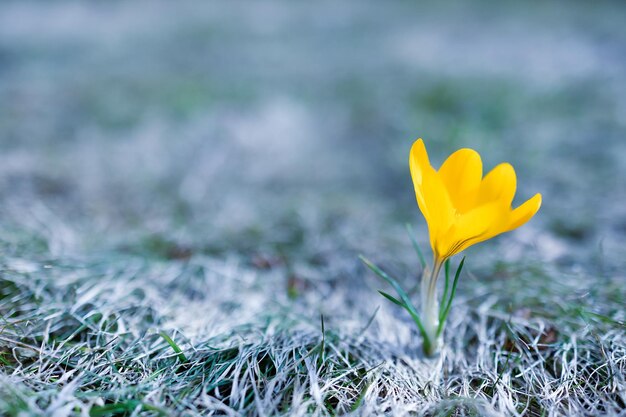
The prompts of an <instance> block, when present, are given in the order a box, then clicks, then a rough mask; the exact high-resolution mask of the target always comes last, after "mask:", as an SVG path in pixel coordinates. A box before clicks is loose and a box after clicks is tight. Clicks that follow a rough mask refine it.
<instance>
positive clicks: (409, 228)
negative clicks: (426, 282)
mask: <svg viewBox="0 0 626 417" xmlns="http://www.w3.org/2000/svg"><path fill="white" fill-rule="evenodd" d="M406 231H407V233H408V234H409V239H411V243H412V244H413V249H415V252H416V253H417V257H418V258H419V260H420V264H421V265H422V269H424V268H426V258H424V254H423V253H422V250H421V249H420V247H419V245H418V244H417V239H415V233H413V227H412V226H411V224H410V223H407V224H406Z"/></svg>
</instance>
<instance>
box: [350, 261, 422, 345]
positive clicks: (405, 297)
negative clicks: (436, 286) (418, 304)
mask: <svg viewBox="0 0 626 417" xmlns="http://www.w3.org/2000/svg"><path fill="white" fill-rule="evenodd" d="M359 259H361V261H363V263H364V264H365V265H366V266H367V267H368V268H369V269H371V270H372V272H374V273H375V274H376V275H378V276H379V277H381V278H382V279H384V280H385V281H387V282H388V283H389V285H391V286H392V287H393V289H394V290H396V292H397V293H398V296H400V299H401V300H402V303H403V304H404V305H402V307H404V309H405V310H406V311H407V312H408V313H409V315H410V316H411V318H412V319H413V321H414V322H415V324H416V325H417V327H418V328H419V331H420V334H421V335H422V337H423V338H424V343H430V338H429V337H428V334H426V330H424V326H423V325H422V320H421V319H420V317H419V313H418V312H417V310H416V309H415V307H414V306H413V304H412V303H411V299H410V298H409V295H408V294H407V293H406V291H404V290H403V289H402V287H401V286H400V284H398V282H397V281H396V280H395V279H393V278H391V277H390V276H389V275H387V273H386V272H385V271H383V270H382V269H380V268H379V267H377V266H376V265H374V264H373V263H372V262H370V261H369V260H368V259H367V258H365V257H364V256H363V255H359ZM394 303H395V302H394ZM396 304H397V303H396ZM399 305H400V304H399Z"/></svg>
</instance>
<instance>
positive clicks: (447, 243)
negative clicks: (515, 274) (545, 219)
mask: <svg viewBox="0 0 626 417" xmlns="http://www.w3.org/2000/svg"><path fill="white" fill-rule="evenodd" d="M409 166H410V169H411V177H412V178H413V185H414V186H415V196H416V197H417V204H418V206H419V208H420V210H421V212H422V214H423V215H424V218H425V219H426V223H427V224H428V233H429V235H430V245H431V247H432V249H433V255H434V257H433V258H434V261H433V266H432V269H431V270H430V271H428V273H426V271H425V273H424V275H423V276H422V306H421V310H422V314H421V316H422V321H423V329H424V330H423V331H424V335H425V342H424V352H425V353H426V354H427V355H432V354H433V353H434V352H436V351H437V350H438V348H439V346H440V344H441V332H442V330H443V322H445V314H444V315H442V314H441V310H440V309H439V302H438V300H437V296H436V292H437V277H438V276H439V271H440V269H441V267H442V265H443V264H444V262H445V261H446V260H447V259H448V258H450V257H451V256H453V255H455V254H457V253H459V252H461V251H463V250H464V249H467V248H468V247H470V246H472V245H474V244H476V243H478V242H482V241H485V240H487V239H490V238H492V237H494V236H497V235H499V234H501V233H504V232H508V231H510V230H513V229H516V228H518V227H519V226H521V225H523V224H524V223H526V222H527V221H528V220H530V219H531V218H532V217H533V216H534V215H535V213H537V210H539V207H540V206H541V194H535V195H534V196H533V197H532V198H530V199H529V200H527V201H526V202H525V203H523V204H522V205H520V206H519V207H517V208H515V209H513V208H512V206H511V204H512V202H513V197H514V196H515V191H516V187H517V180H516V177H515V170H514V169H513V167H512V166H511V165H510V164H508V163H506V162H505V163H502V164H500V165H498V166H496V167H495V168H494V169H493V170H491V171H490V172H489V173H488V174H487V175H486V176H485V177H484V178H483V164H482V161H481V159H480V155H479V154H478V153H477V152H476V151H474V150H473V149H467V148H464V149H459V150H458V151H456V152H454V153H453V154H452V155H450V156H449V157H448V159H446V160H445V162H444V163H443V164H442V165H441V167H440V168H439V170H435V168H433V167H432V165H430V161H429V160H428V153H427V152H426V147H425V146H424V141H422V139H418V140H417V141H415V143H414V144H413V147H412V148H411V153H410V156H409ZM450 300H451V298H450ZM444 303H445V301H444Z"/></svg>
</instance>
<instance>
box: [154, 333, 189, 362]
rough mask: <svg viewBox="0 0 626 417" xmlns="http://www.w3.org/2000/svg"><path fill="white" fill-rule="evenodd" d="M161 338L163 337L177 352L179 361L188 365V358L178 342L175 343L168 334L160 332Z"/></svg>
mask: <svg viewBox="0 0 626 417" xmlns="http://www.w3.org/2000/svg"><path fill="white" fill-rule="evenodd" d="M159 336H161V337H162V338H163V339H164V340H165V341H166V342H167V344H168V345H170V346H171V348H172V350H173V351H174V352H176V356H178V360H179V361H180V362H181V363H187V357H186V356H185V354H184V353H183V350H182V349H181V348H180V347H178V345H177V344H176V342H174V341H173V340H172V338H171V337H169V336H168V334H167V333H165V332H160V333H159Z"/></svg>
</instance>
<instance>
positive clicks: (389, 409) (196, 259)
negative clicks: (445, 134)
mask: <svg viewBox="0 0 626 417" xmlns="http://www.w3.org/2000/svg"><path fill="white" fill-rule="evenodd" d="M105 259H107V260H106V261H103V260H102V259H99V260H94V259H82V260H78V259H73V260H72V262H68V260H58V259H46V260H41V261H26V260H23V259H22V260H18V259H11V260H9V264H8V265H6V266H5V269H4V271H3V274H2V279H1V281H0V288H1V297H2V302H1V304H0V312H2V316H3V318H4V319H3V323H2V333H1V334H0V344H1V346H2V352H1V353H2V356H1V360H2V368H3V376H2V379H1V380H0V408H1V409H2V412H3V414H5V415H11V416H18V415H19V416H22V415H42V416H48V415H70V414H76V415H81V414H82V415H92V416H99V415H122V414H124V413H127V414H132V415H146V416H147V415H171V414H176V415H189V416H191V415H211V414H230V415H237V414H240V413H245V414H260V415H282V414H288V415H329V414H330V415H334V414H337V413H345V412H350V411H354V410H356V411H355V412H356V413H357V414H374V413H376V414H384V413H392V414H394V415H411V413H417V414H418V415H422V414H427V415H481V416H482V415H502V414H505V415H517V414H521V415H531V416H535V415H537V416H541V415H589V414H596V415H597V414H604V415H619V414H620V413H621V411H622V410H623V409H624V407H625V401H626V397H625V395H624V388H625V387H626V380H625V378H624V376H625V371H626V336H625V331H624V330H625V327H626V323H624V318H625V317H624V312H623V309H622V306H620V305H618V304H617V303H616V302H615V303H613V304H610V300H611V299H612V298H614V297H615V294H616V293H618V292H620V291H622V289H621V288H620V287H621V285H622V283H621V282H618V281H615V280H612V279H610V278H603V279H602V280H601V282H602V285H601V286H600V288H598V285H597V284H598V283H597V282H594V281H592V280H590V279H589V277H586V276H583V275H580V274H579V275H564V274H561V273H558V272H555V271H545V270H543V269H542V268H540V267H538V266H529V265H525V266H522V265H520V266H514V265H503V266H501V267H500V268H498V269H497V270H496V271H492V272H491V273H490V274H489V275H488V276H486V277H483V279H481V280H480V281H479V280H478V279H477V278H476V277H473V276H471V275H469V276H466V277H464V278H465V280H466V282H465V285H463V288H462V290H463V295H462V296H460V297H459V298H458V299H457V301H456V302H455V308H454V311H453V313H452V316H451V319H450V322H449V324H448V328H447V330H446V337H445V339H446V347H445V349H444V351H443V352H442V355H441V357H440V358H437V359H425V358H423V357H422V356H421V353H420V347H419V340H418V337H417V334H416V332H415V331H414V330H413V329H412V327H411V324H410V323H409V322H408V321H407V320H405V317H404V315H403V314H401V312H398V311H395V310H394V309H393V308H392V307H390V306H389V305H387V304H385V303H382V302H381V300H380V299H379V297H377V296H376V295H375V291H374V289H373V288H375V287H376V284H377V282H376V281H372V280H371V279H368V278H367V277H366V276H365V275H366V274H365V271H364V270H363V268H361V267H359V266H358V265H354V275H353V276H351V277H344V278H343V280H347V281H351V282H352V285H346V284H345V283H338V282H333V283H331V282H328V283H321V282H317V283H315V287H314V288H308V289H302V290H300V291H299V292H298V294H292V296H291V297H289V296H288V291H287V283H286V282H285V281H284V277H283V274H281V273H276V271H273V270H272V269H269V270H258V269H255V268H251V267H250V266H245V265H241V264H239V263H236V262H225V261H223V260H220V259H216V258H212V257H208V256H192V257H191V258H190V259H188V260H186V261H177V260H172V261H157V260H152V261H146V260H145V259H142V258H137V257H134V256H123V257H112V258H110V259H108V258H105ZM276 268H278V269H280V267H276ZM504 276H512V277H515V278H514V279H513V280H507V283H506V285H505V284H503V281H502V279H503V277H504ZM359 281H362V282H365V283H367V284H365V285H364V284H361V286H359V285H358V282H359ZM592 282H593V284H591V283H592ZM564 294H567V295H564ZM349 299H352V300H353V303H350V302H349ZM377 305H380V308H377V307H375V306H377ZM320 311H321V312H323V313H322V314H323V315H322V316H321V317H320V316H318V315H317V314H318V313H317V312H320ZM367 315H371V316H370V317H369V318H368V316H367ZM322 317H323V318H322ZM322 320H323V321H322ZM22 413H26V414H22Z"/></svg>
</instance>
